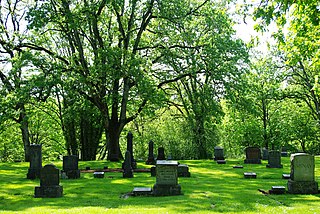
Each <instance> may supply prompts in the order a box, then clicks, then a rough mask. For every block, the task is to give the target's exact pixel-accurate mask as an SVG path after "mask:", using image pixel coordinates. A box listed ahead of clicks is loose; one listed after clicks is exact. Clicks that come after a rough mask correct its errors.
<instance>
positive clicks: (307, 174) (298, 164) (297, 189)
mask: <svg viewBox="0 0 320 214" xmlns="http://www.w3.org/2000/svg"><path fill="white" fill-rule="evenodd" d="M290 162H291V172H290V179H289V180H288V192H289V193H292V194H317V193H318V183H317V182H316V181H315V174H314V170H315V163H314V156H313V155H309V154H306V153H296V154H292V155H291V156H290Z"/></svg>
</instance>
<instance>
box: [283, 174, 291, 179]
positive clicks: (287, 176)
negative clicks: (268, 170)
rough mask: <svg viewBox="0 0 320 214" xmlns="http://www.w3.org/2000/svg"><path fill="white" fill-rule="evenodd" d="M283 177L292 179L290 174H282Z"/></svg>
mask: <svg viewBox="0 0 320 214" xmlns="http://www.w3.org/2000/svg"><path fill="white" fill-rule="evenodd" d="M282 179H290V174H282Z"/></svg>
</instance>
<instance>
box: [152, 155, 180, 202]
mask: <svg viewBox="0 0 320 214" xmlns="http://www.w3.org/2000/svg"><path fill="white" fill-rule="evenodd" d="M156 171H157V172H156V184H155V185H154V186H153V194H154V195H155V196H164V195H180V194H181V186H180V185H179V184H178V162H177V161H166V160H157V165H156Z"/></svg>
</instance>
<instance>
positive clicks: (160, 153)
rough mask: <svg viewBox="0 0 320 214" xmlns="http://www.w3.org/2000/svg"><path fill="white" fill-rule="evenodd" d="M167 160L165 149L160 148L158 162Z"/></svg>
mask: <svg viewBox="0 0 320 214" xmlns="http://www.w3.org/2000/svg"><path fill="white" fill-rule="evenodd" d="M165 159H166V155H165V153H164V148H163V147H159V148H158V156H157V160H165Z"/></svg>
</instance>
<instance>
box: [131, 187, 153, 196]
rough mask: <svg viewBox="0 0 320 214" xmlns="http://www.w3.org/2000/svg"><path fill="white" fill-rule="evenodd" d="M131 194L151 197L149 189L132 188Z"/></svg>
mask: <svg viewBox="0 0 320 214" xmlns="http://www.w3.org/2000/svg"><path fill="white" fill-rule="evenodd" d="M132 194H133V195H134V196H142V195H144V196H145V195H151V194H152V189H151V188H150V187H135V188H133V191H132Z"/></svg>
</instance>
